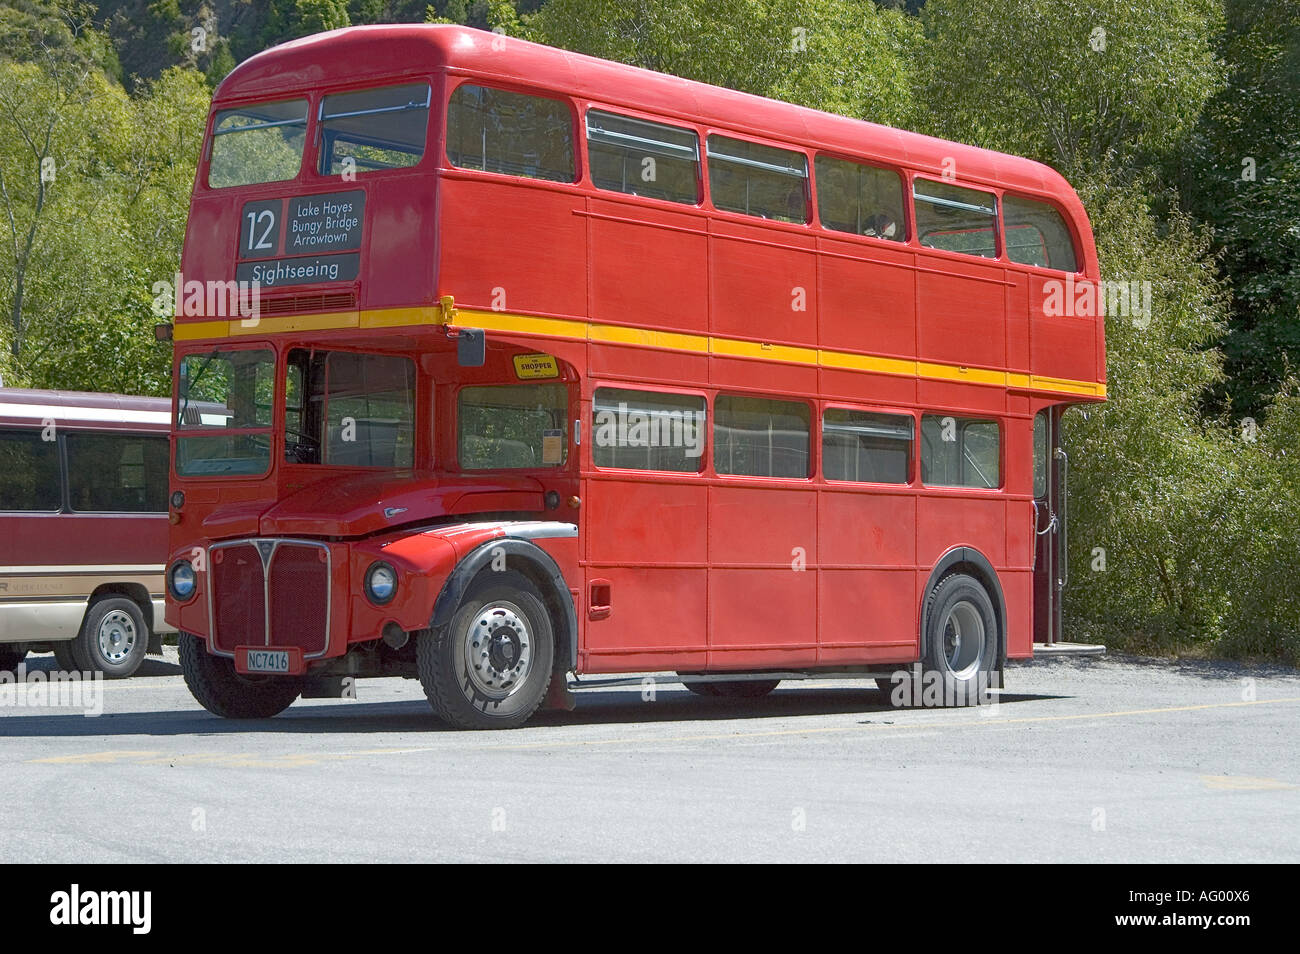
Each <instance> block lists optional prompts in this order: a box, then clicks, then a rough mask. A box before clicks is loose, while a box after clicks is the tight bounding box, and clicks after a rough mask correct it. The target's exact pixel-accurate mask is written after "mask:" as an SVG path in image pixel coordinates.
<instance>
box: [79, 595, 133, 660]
mask: <svg viewBox="0 0 1300 954" xmlns="http://www.w3.org/2000/svg"><path fill="white" fill-rule="evenodd" d="M70 650H71V655H72V658H73V659H74V660H75V661H76V662H77V663H78V665H77V667H76V668H78V669H80V670H83V671H85V672H102V673H103V674H104V676H105V677H107V678H109V679H124V678H126V677H127V676H130V675H132V674H133V673H134V672H135V671H136V670H137V669H139V668H140V663H142V662H144V657H145V656H146V655H147V654H148V652H149V627H148V625H147V624H146V623H145V621H144V614H143V613H141V612H140V607H138V606H136V605H135V603H134V602H133V601H131V600H129V599H127V598H126V597H125V596H108V597H105V598H103V599H99V600H96V601H95V602H94V603H92V604H91V606H90V609H88V610H87V611H86V618H85V619H83V620H82V621H81V632H80V633H78V634H77V638H76V639H74V640H73V641H72V646H71V647H70Z"/></svg>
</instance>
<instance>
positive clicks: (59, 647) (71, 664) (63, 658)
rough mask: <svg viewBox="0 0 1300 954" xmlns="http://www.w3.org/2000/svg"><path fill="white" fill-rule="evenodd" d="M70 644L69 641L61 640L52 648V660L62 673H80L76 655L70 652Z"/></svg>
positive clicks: (71, 641) (79, 664)
mask: <svg viewBox="0 0 1300 954" xmlns="http://www.w3.org/2000/svg"><path fill="white" fill-rule="evenodd" d="M72 643H73V640H71V639H63V640H59V642H57V643H55V644H54V646H53V649H54V660H55V662H57V663H58V664H59V668H60V669H62V670H63V671H64V672H80V671H81V663H80V662H79V661H78V659H77V654H76V653H74V652H73V651H72Z"/></svg>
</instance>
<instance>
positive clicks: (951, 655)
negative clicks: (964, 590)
mask: <svg viewBox="0 0 1300 954" xmlns="http://www.w3.org/2000/svg"><path fill="white" fill-rule="evenodd" d="M939 632H940V639H941V640H942V651H943V657H944V660H945V661H946V662H947V665H948V671H949V672H951V673H952V674H953V675H954V676H955V677H957V678H958V679H969V678H970V677H971V676H973V675H974V674H975V673H976V672H977V671H978V670H979V668H980V663H981V662H982V660H983V659H984V643H985V640H986V639H987V638H988V634H987V631H986V629H985V626H984V614H983V613H981V612H980V609H979V607H978V606H976V605H975V604H974V603H972V602H971V601H970V600H958V601H957V602H955V603H953V604H952V606H951V607H949V608H948V612H947V613H946V614H945V615H944V618H943V624H942V626H941V627H940V630H939Z"/></svg>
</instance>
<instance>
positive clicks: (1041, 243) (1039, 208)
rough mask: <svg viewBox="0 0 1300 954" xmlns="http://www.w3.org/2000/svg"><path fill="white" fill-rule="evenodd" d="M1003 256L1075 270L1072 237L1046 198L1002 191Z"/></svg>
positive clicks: (1016, 260)
mask: <svg viewBox="0 0 1300 954" xmlns="http://www.w3.org/2000/svg"><path fill="white" fill-rule="evenodd" d="M1002 216H1003V228H1004V229H1005V230H1006V241H1007V258H1009V259H1011V261H1013V262H1020V263H1021V264H1022V265H1041V266H1043V267H1044V268H1059V269H1060V270H1061V271H1063V272H1073V271H1077V270H1078V261H1079V258H1078V256H1077V255H1076V254H1075V252H1074V240H1073V239H1072V238H1071V237H1070V229H1069V228H1068V227H1067V226H1066V224H1065V219H1063V218H1061V213H1060V212H1057V211H1056V209H1054V208H1052V207H1051V206H1050V205H1048V204H1047V203H1046V202H1035V201H1034V200H1033V199H1025V198H1021V197H1020V196H1018V195H1006V196H1003V198H1002Z"/></svg>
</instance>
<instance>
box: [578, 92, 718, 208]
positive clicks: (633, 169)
mask: <svg viewBox="0 0 1300 954" xmlns="http://www.w3.org/2000/svg"><path fill="white" fill-rule="evenodd" d="M587 156H588V160H589V162H590V164H591V181H592V183H593V184H594V185H595V186H596V188H598V189H606V190H608V191H610V192H625V193H627V194H628V195H644V196H650V197H651V198H655V199H666V200H668V201H669V202H684V203H686V204H688V205H694V204H695V203H696V202H698V201H699V200H700V194H699V193H700V185H699V183H700V139H699V137H698V136H697V135H696V134H695V133H694V132H693V131H691V130H689V129H681V128H679V127H677V126H666V125H664V124H663V123H652V122H647V121H646V120H644V119H633V118H631V117H630V116H616V115H614V114H613V113H605V112H601V111H600V110H597V109H591V110H588V111H587Z"/></svg>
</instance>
